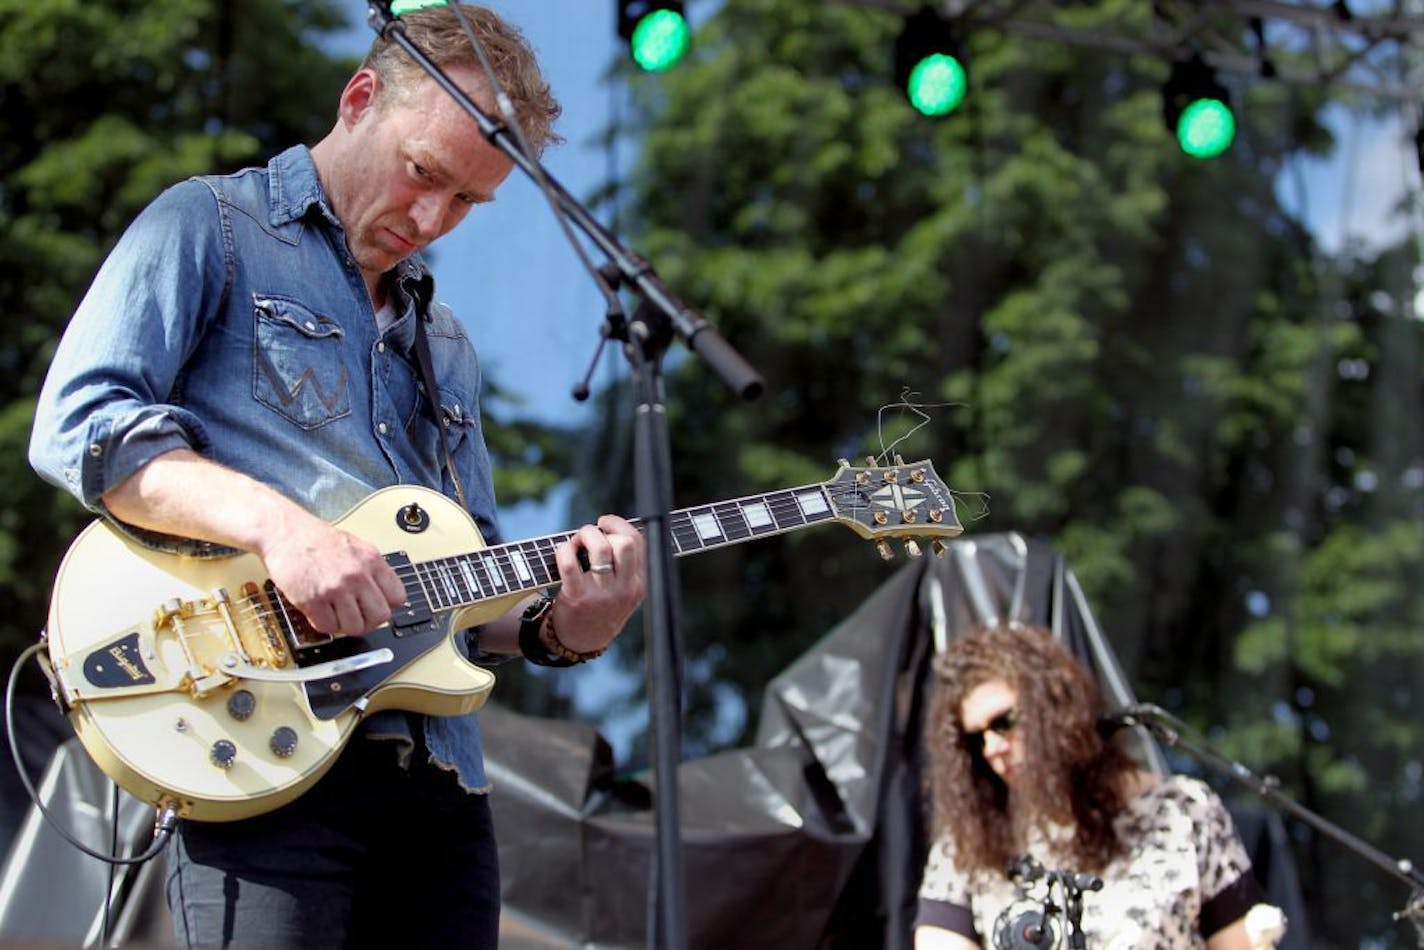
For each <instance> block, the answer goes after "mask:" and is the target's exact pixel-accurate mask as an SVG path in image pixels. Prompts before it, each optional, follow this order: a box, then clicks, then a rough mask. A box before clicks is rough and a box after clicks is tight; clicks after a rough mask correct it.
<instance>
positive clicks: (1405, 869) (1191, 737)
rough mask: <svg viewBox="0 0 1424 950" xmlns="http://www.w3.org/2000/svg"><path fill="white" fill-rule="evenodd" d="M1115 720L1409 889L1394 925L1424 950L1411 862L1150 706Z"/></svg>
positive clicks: (1416, 875)
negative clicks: (1294, 797)
mask: <svg viewBox="0 0 1424 950" xmlns="http://www.w3.org/2000/svg"><path fill="white" fill-rule="evenodd" d="M1118 718H1120V719H1121V721H1122V722H1123V724H1124V725H1129V726H1139V725H1140V726H1145V727H1146V728H1147V729H1148V731H1149V732H1151V733H1152V734H1153V735H1155V736H1156V737H1157V738H1159V739H1161V740H1162V742H1164V743H1165V744H1167V745H1168V746H1178V747H1180V748H1182V749H1184V750H1185V751H1187V752H1188V753H1190V754H1191V755H1192V756H1193V757H1194V758H1196V759H1197V760H1199V761H1201V762H1203V763H1205V764H1206V765H1208V766H1210V767H1211V768H1213V769H1215V770H1216V771H1217V772H1219V773H1221V774H1223V775H1227V776H1229V777H1231V778H1233V779H1235V780H1236V781H1238V782H1240V783H1241V784H1243V785H1245V786H1246V787H1247V788H1249V789H1251V791H1253V792H1255V793H1256V794H1257V795H1259V796H1260V797H1261V798H1263V799H1265V800H1266V801H1267V802H1269V803H1270V804H1271V805H1273V806H1274V807H1276V808H1278V809H1280V810H1282V811H1284V812H1286V813H1288V814H1289V815H1291V816H1292V817H1294V818H1298V819H1300V820H1301V821H1303V822H1305V823H1306V824H1307V825H1310V826H1311V827H1312V828H1314V829H1315V830H1316V831H1319V832H1320V833H1321V834H1323V835H1325V836H1326V837H1328V838H1330V839H1331V840H1333V841H1336V842H1338V843H1339V844H1342V845H1344V846H1345V847H1346V848H1348V849H1350V850H1351V851H1353V852H1355V853H1356V854H1358V855H1359V856H1360V857H1362V858H1364V859H1365V860H1366V861H1369V862H1370V863H1371V864H1373V865H1375V866H1376V867H1378V868H1381V869H1383V870H1384V871H1386V872H1388V873H1389V874H1391V875H1393V876H1394V877H1396V878H1398V879H1399V880H1401V881H1403V882H1404V883H1405V884H1407V885H1408V886H1409V887H1410V889H1411V890H1410V897H1409V901H1408V903H1406V904H1405V905H1404V909H1403V910H1401V911H1397V912H1395V914H1394V919H1395V920H1408V921H1409V922H1410V923H1412V924H1413V925H1414V931H1415V937H1416V940H1417V945H1418V946H1420V947H1424V874H1421V873H1420V871H1419V868H1418V867H1417V866H1416V865H1415V864H1414V862H1413V861H1411V860H1409V859H1408V858H1391V857H1389V856H1388V855H1387V854H1385V853H1384V852H1382V851H1380V850H1378V849H1377V848H1375V847H1373V846H1371V845H1370V844H1368V843H1367V842H1365V841H1362V840H1361V839H1359V838H1357V837H1355V836H1354V835H1352V834H1351V833H1350V832H1348V831H1346V830H1345V829H1343V828H1341V827H1339V826H1338V825H1335V824H1332V823H1331V822H1329V821H1327V820H1326V819H1325V818H1322V817H1321V816H1319V815H1317V814H1315V813H1314V812H1312V811H1310V810H1309V809H1308V808H1305V807H1304V806H1302V805H1299V804H1297V803H1295V802H1293V801H1291V800H1290V799H1289V798H1287V797H1286V796H1285V795H1283V794H1281V791H1280V784H1281V783H1280V780H1279V779H1277V778H1276V777H1275V776H1273V775H1268V776H1266V777H1265V778H1261V777H1259V776H1257V775H1255V774H1254V773H1252V772H1251V770H1250V769H1248V768H1246V766H1244V765H1242V764H1241V763H1239V762H1233V761H1231V760H1230V759H1227V758H1226V757H1225V756H1223V755H1222V754H1221V753H1219V752H1217V751H1216V750H1215V749H1213V748H1212V747H1211V745H1210V744H1208V743H1207V741H1206V740H1205V739H1203V738H1202V737H1201V736H1200V735H1198V734H1196V733H1195V732H1193V731H1192V730H1191V729H1190V727H1188V726H1187V725H1186V724H1185V723H1183V722H1182V721H1181V720H1180V719H1178V718H1176V717H1175V716H1173V715H1172V714H1171V713H1169V712H1167V711H1166V710H1165V709H1162V708H1161V707H1159V706H1154V705H1153V704H1151V703H1138V704H1137V705H1133V706H1128V707H1127V708H1125V709H1124V710H1122V712H1121V713H1120V714H1119V716H1118Z"/></svg>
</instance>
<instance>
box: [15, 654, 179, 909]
mask: <svg viewBox="0 0 1424 950" xmlns="http://www.w3.org/2000/svg"><path fill="white" fill-rule="evenodd" d="M44 646H45V645H44V641H43V640H41V641H40V642H39V643H36V644H34V645H32V646H30V647H28V648H27V649H26V650H25V652H23V653H21V654H20V657H19V659H17V660H16V661H15V665H14V666H13V667H11V668H10V678H9V681H8V682H7V683H6V685H5V738H6V739H7V740H8V741H9V743H10V758H11V760H13V761H14V763H15V771H16V772H18V773H19V775H20V781H21V782H22V783H23V784H24V786H25V791H26V792H28V793H29V796H30V801H31V802H33V803H34V805H35V808H37V809H39V813H40V814H41V815H43V816H44V820H45V821H46V822H47V823H48V824H49V826H50V827H51V828H52V829H54V832H55V833H56V834H57V835H59V836H60V837H61V838H63V839H64V840H65V841H66V842H68V843H69V844H70V845H72V846H73V847H75V848H77V849H79V850H80V851H82V852H84V853H85V854H87V855H89V856H90V857H91V858H97V859H98V860H100V861H104V862H106V863H108V864H110V865H115V866H118V865H124V866H127V865H134V864H143V863H144V862H146V861H151V860H152V859H153V858H155V857H157V856H158V854H159V852H161V851H162V850H163V849H164V848H165V847H167V845H168V842H169V840H170V839H171V838H172V837H173V832H174V830H175V829H176V828H177V827H178V808H177V806H175V805H172V804H167V805H164V806H163V807H162V808H160V809H159V810H158V815H157V817H156V819H155V821H154V825H153V841H152V843H150V844H149V846H148V849H147V850H145V851H144V852H143V853H142V854H140V855H138V856H136V857H132V858H121V857H119V856H118V855H117V854H104V853H103V852H101V851H95V850H94V849H93V848H91V847H89V846H88V845H86V844H84V842H82V841H80V840H79V839H77V838H75V837H74V836H73V835H72V834H70V833H69V831H68V830H66V829H65V828H62V827H61V826H60V824H59V819H57V818H56V817H55V816H54V815H52V814H51V813H50V811H49V809H48V808H46V807H45V806H44V802H43V801H41V800H40V793H39V791H38V790H37V789H36V788H35V783H34V782H33V781H31V779H30V776H29V774H28V773H27V772H26V771H25V764H24V762H22V761H21V760H20V747H19V745H18V744H17V742H16V741H15V684H16V683H18V682H19V680H20V669H21V668H22V667H23V666H24V665H25V661H26V660H28V659H30V658H31V657H32V656H38V655H39V652H40V651H41V650H43V649H44ZM110 784H113V785H114V802H115V805H114V807H115V809H117V808H118V797H119V796H118V791H119V790H118V786H117V785H116V784H114V783H112V782H111V783H110ZM117 814H118V813H117V810H116V811H115V816H116V817H115V821H114V829H113V832H114V834H115V836H117V834H118V820H117ZM114 850H115V851H117V850H118V847H117V837H116V838H115V845H114ZM111 890H112V888H111ZM107 903H108V901H107V900H106V901H105V904H106V905H107Z"/></svg>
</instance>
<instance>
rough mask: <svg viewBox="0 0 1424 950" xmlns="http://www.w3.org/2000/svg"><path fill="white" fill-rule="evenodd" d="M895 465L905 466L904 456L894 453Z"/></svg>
mask: <svg viewBox="0 0 1424 950" xmlns="http://www.w3.org/2000/svg"><path fill="white" fill-rule="evenodd" d="M895 464H896V465H904V464H905V458H904V456H902V455H901V454H900V453H899V452H896V453H895Z"/></svg>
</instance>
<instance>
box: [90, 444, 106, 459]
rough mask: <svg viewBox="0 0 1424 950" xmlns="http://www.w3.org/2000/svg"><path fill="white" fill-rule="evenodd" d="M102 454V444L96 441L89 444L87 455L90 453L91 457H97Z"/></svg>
mask: <svg viewBox="0 0 1424 950" xmlns="http://www.w3.org/2000/svg"><path fill="white" fill-rule="evenodd" d="M103 454H104V447H103V446H102V445H100V444H99V443H98V442H95V443H94V444H93V445H91V446H89V455H90V456H91V457H93V458H98V457H99V456H101V455H103Z"/></svg>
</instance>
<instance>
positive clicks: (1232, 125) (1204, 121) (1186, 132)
mask: <svg viewBox="0 0 1424 950" xmlns="http://www.w3.org/2000/svg"><path fill="white" fill-rule="evenodd" d="M1162 118H1163V120H1164V121H1165V122H1166V123H1167V131H1169V132H1171V133H1172V134H1173V135H1175V136H1176V137H1177V144H1178V145H1180V146H1181V147H1182V151H1183V152H1186V153H1187V154H1188V155H1190V156H1192V157H1193V158H1215V157H1216V156H1218V155H1220V154H1221V153H1222V152H1225V151H1226V150H1227V149H1228V148H1230V147H1231V143H1232V142H1233V141H1234V140H1235V139H1236V115H1235V114H1234V113H1233V112H1232V111H1231V94H1230V93H1229V92H1227V90H1226V87H1225V86H1223V85H1222V84H1221V83H1220V82H1219V81H1218V80H1217V78H1216V73H1215V72H1214V71H1213V70H1212V68H1211V67H1210V66H1208V65H1207V64H1206V62H1205V60H1203V59H1202V58H1201V56H1200V55H1199V54H1198V55H1193V56H1192V57H1191V58H1190V59H1185V60H1178V61H1177V62H1175V63H1173V64H1172V72H1171V75H1169V76H1168V77H1167V81H1166V82H1165V83H1164V84H1163V85H1162Z"/></svg>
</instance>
